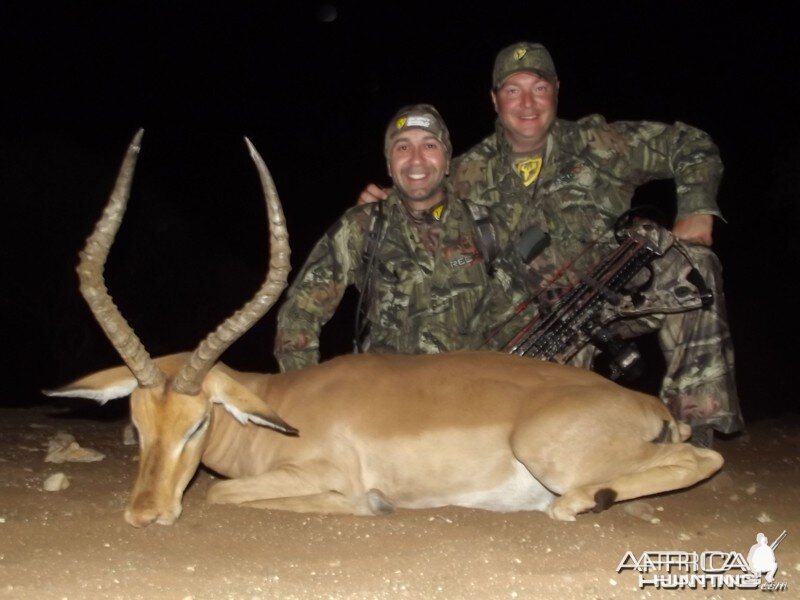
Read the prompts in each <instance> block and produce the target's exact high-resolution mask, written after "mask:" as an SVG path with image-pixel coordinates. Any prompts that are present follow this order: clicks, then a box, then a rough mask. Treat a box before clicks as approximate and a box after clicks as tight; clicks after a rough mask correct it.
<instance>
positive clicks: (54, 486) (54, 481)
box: [43, 473, 69, 492]
mask: <svg viewBox="0 0 800 600" xmlns="http://www.w3.org/2000/svg"><path fill="white" fill-rule="evenodd" d="M43 487H44V490H45V491H46V492H60V491H61V490H65V489H67V488H68V487H69V478H68V477H67V476H66V475H64V473H54V474H52V475H50V477H48V478H47V479H45V480H44V485H43Z"/></svg>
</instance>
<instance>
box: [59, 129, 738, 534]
mask: <svg viewBox="0 0 800 600" xmlns="http://www.w3.org/2000/svg"><path fill="white" fill-rule="evenodd" d="M141 137H142V132H141V131H139V132H138V133H137V135H136V137H135V138H134V140H133V141H132V143H131V145H130V146H129V148H128V151H127V154H126V156H125V159H124V161H123V164H122V168H121V170H120V174H119V176H118V178H117V182H116V184H115V186H114V189H113V191H112V193H111V197H110V199H109V202H108V205H107V206H106V209H105V211H104V213H103V216H102V217H101V218H100V220H99V221H98V223H97V225H96V226H95V230H94V232H93V233H92V235H91V236H90V237H89V238H88V240H87V242H86V246H85V248H84V250H83V252H82V253H81V261H80V264H79V266H78V274H79V277H80V282H81V292H82V294H83V296H84V297H85V299H86V301H87V302H88V303H89V305H90V307H91V309H92V312H93V313H94V315H95V317H96V318H97V320H98V322H99V323H100V325H101V326H102V328H103V329H104V331H105V333H106V335H107V336H108V338H109V340H110V341H111V343H112V344H113V345H114V347H115V349H116V350H117V352H118V353H119V355H120V356H121V358H122V360H123V362H124V366H120V367H116V368H112V369H107V370H104V371H100V372H98V373H94V374H91V375H88V376H86V377H84V378H82V379H79V380H78V381H75V382H74V383H72V384H70V385H67V386H65V387H63V388H60V389H57V390H51V391H48V392H46V393H48V394H49V395H53V396H72V397H84V398H90V399H94V400H97V401H99V402H101V403H104V402H106V401H108V400H112V399H117V398H124V397H127V396H128V395H130V405H131V416H132V420H133V423H134V425H135V426H136V429H137V431H138V434H139V441H140V450H139V451H140V460H139V470H138V474H137V476H136V481H135V484H134V486H133V492H132V494H131V500H130V503H129V506H128V508H127V510H126V512H125V518H126V520H127V521H128V522H129V523H130V524H131V525H134V526H137V527H142V526H146V525H149V524H150V523H153V522H157V523H161V524H172V523H174V522H175V520H176V519H177V518H178V517H179V515H180V513H181V501H182V497H183V493H184V490H185V488H186V486H187V484H188V482H189V480H190V479H191V478H192V476H193V475H194V473H195V472H196V471H197V469H198V467H199V465H200V463H201V462H202V463H203V464H204V465H206V466H208V467H209V468H211V469H213V470H214V471H216V472H217V473H219V474H221V475H223V476H225V477H227V478H228V479H227V480H224V481H220V482H217V483H215V484H214V485H213V486H212V487H211V489H210V491H209V493H208V500H209V501H210V502H213V503H229V504H240V505H243V506H250V507H256V508H271V509H282V510H291V511H297V512H320V513H340V514H356V515H375V514H386V513H390V512H392V511H393V510H394V509H395V508H428V507H438V506H445V505H458V506H466V507H476V508H483V509H487V510H493V511H517V510H542V511H546V512H547V513H548V514H549V515H550V516H551V517H553V518H555V519H560V520H565V521H571V520H574V519H575V515H577V514H578V513H581V512H584V511H586V510H595V511H600V510H603V509H605V508H607V507H608V506H609V505H611V504H612V503H614V502H615V501H620V500H627V499H630V498H636V497H639V496H645V495H649V494H655V493H659V492H664V491H668V490H675V489H680V488H684V487H687V486H690V485H692V484H694V483H697V482H698V481H701V480H703V479H705V478H707V477H709V476H711V475H712V474H713V473H715V472H716V471H717V470H718V469H719V468H720V467H721V466H722V462H723V460H722V456H721V455H720V454H719V453H717V452H715V451H712V450H708V449H701V448H695V447H693V446H691V445H689V444H687V443H685V440H687V439H688V437H689V435H690V433H691V430H690V428H689V426H688V425H686V424H683V423H679V422H677V421H676V420H675V419H674V418H673V416H672V415H671V414H670V412H669V411H668V410H667V408H666V407H665V406H664V405H663V404H662V403H661V402H660V401H659V400H657V399H656V398H654V397H652V396H648V395H644V394H641V393H638V392H635V391H631V390H628V389H625V388H623V387H620V386H619V385H617V384H615V383H613V382H611V381H609V380H606V379H604V378H602V377H601V376H599V375H597V374H595V373H592V372H590V371H587V370H583V369H578V368H573V367H569V366H564V365H558V364H554V363H548V362H543V361H539V360H535V359H530V358H525V357H519V356H514V355H509V354H505V353H499V352H498V353H494V352H454V353H448V354H439V355H429V356H406V355H377V354H372V355H371V354H360V355H350V356H342V357H339V358H335V359H333V360H330V361H327V362H324V363H322V364H320V365H317V366H313V367H310V368H307V369H303V370H301V371H295V372H290V373H285V374H263V373H243V372H239V371H236V370H234V369H231V368H229V367H227V366H226V365H224V364H222V363H220V362H217V361H218V359H219V357H220V355H221V354H222V353H223V352H224V351H225V349H227V348H228V347H229V346H230V345H231V344H232V343H233V342H235V341H236V340H237V339H238V338H239V337H240V336H241V335H242V334H243V333H244V332H245V331H247V330H248V329H249V328H250V327H251V326H252V325H253V324H254V323H255V322H256V321H257V320H258V319H260V318H261V317H262V316H263V315H264V314H265V313H266V312H267V311H268V310H269V309H270V307H271V306H272V305H273V304H274V303H275V302H276V300H277V299H278V296H279V295H280V293H281V291H282V290H283V289H284V287H285V286H286V281H287V277H288V272H289V243H288V235H287V230H286V224H285V220H284V216H283V213H282V209H281V206H280V201H279V199H278V195H277V192H276V190H275V187H274V184H273V182H272V179H271V177H270V175H269V172H268V170H267V168H266V166H265V164H264V162H263V160H262V159H261V157H260V156H259V154H258V152H257V151H256V150H255V148H254V147H253V146H252V144H251V143H250V142H249V140H245V141H246V143H247V145H248V147H249V150H250V155H251V157H252V159H253V161H254V163H255V165H256V168H257V169H258V173H259V176H260V179H261V183H262V187H263V189H264V195H265V198H266V204H267V212H268V219H269V230H270V240H271V247H270V267H269V269H268V272H267V276H266V279H265V281H264V283H263V284H262V286H261V288H260V289H259V290H258V291H257V292H256V294H255V295H254V297H253V298H252V299H251V300H250V301H248V302H247V303H246V304H245V305H244V306H243V307H242V308H241V309H240V310H239V311H237V312H236V313H234V314H233V315H232V316H231V317H230V318H228V319H227V320H226V321H224V322H223V323H222V324H221V325H220V326H219V327H218V328H217V329H216V330H215V331H214V332H212V333H211V334H209V335H208V336H207V337H206V339H205V340H203V341H202V342H201V343H200V345H199V346H198V347H197V348H196V349H195V350H194V351H193V352H192V353H185V354H175V355H171V356H165V357H161V358H156V359H153V358H151V357H150V356H149V355H148V353H147V351H146V350H145V348H144V345H143V344H142V342H141V341H140V340H139V339H138V338H137V336H136V335H135V333H134V332H133V329H132V328H131V327H130V325H128V323H127V322H126V321H125V319H124V318H123V317H122V315H121V314H120V312H119V310H118V309H117V307H116V306H115V305H114V303H113V300H112V299H111V296H110V295H109V294H108V292H107V290H106V288H105V283H104V277H103V270H104V265H105V262H106V258H107V256H108V253H109V250H110V248H111V244H112V243H113V240H114V236H115V235H116V232H117V230H118V228H119V226H120V224H121V221H122V216H123V213H124V210H125V206H126V204H127V201H128V196H129V193H130V185H131V180H132V177H133V170H134V166H135V163H136V158H137V156H138V152H139V145H140V142H141Z"/></svg>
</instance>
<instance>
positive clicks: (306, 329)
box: [275, 191, 502, 371]
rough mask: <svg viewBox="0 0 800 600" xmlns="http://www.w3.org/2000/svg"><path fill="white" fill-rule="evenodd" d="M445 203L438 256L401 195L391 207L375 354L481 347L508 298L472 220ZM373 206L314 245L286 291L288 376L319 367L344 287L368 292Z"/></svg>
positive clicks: (376, 267)
mask: <svg viewBox="0 0 800 600" xmlns="http://www.w3.org/2000/svg"><path fill="white" fill-rule="evenodd" d="M448 197H449V198H450V200H448V202H447V206H446V209H445V212H444V214H443V216H442V219H441V229H438V227H437V232H438V243H437V244H435V249H434V250H433V251H432V252H431V251H428V250H426V247H425V242H424V240H423V239H421V235H420V229H419V228H418V227H416V226H415V225H413V224H412V222H411V219H410V217H409V215H408V213H407V212H406V210H405V208H404V207H403V206H402V203H401V201H400V199H399V197H398V196H397V195H396V193H394V192H392V193H391V194H390V196H389V198H388V199H387V200H385V201H384V203H383V227H382V228H381V230H382V231H381V234H380V235H381V238H382V239H381V241H380V242H379V244H378V245H377V254H376V258H375V261H374V263H373V269H372V275H371V277H370V279H369V289H368V290H366V300H365V301H366V306H365V308H366V314H367V321H368V323H369V335H368V340H367V344H366V346H367V349H368V350H369V351H371V352H392V353H394V352H400V353H408V354H423V353H425V354H430V353H437V352H444V351H448V350H459V349H471V348H477V347H478V346H480V343H481V341H482V339H483V331H484V330H485V327H483V324H486V323H487V322H488V321H489V320H490V317H488V316H487V311H488V310H489V309H488V308H487V307H488V306H490V305H492V304H493V303H495V302H498V303H502V299H501V296H500V295H499V293H498V288H497V287H496V286H495V284H494V283H493V281H492V279H491V278H490V277H489V275H488V274H487V269H486V267H485V264H484V261H483V257H482V255H481V253H480V252H479V251H478V249H477V248H478V245H477V243H476V234H475V224H474V221H473V220H472V216H471V215H470V214H469V211H468V210H467V208H466V207H465V205H464V204H463V203H462V202H460V201H457V200H453V195H452V191H450V193H449V194H448ZM374 210H377V205H374V204H371V205H362V206H355V207H353V208H351V209H349V210H348V211H347V212H346V213H345V214H344V215H343V216H342V217H341V218H340V219H339V220H338V221H337V222H336V223H335V224H334V225H333V227H331V228H330V229H329V230H328V232H327V233H326V234H325V236H324V237H323V238H322V239H321V240H320V241H319V242H318V243H317V245H316V246H315V247H314V249H313V250H312V251H311V254H310V255H309V257H308V260H307V261H306V263H305V265H304V266H303V269H302V271H301V272H300V274H299V275H298V276H297V278H296V279H295V281H294V283H293V284H292V286H291V288H290V289H289V292H288V296H287V298H286V300H285V302H284V303H283V305H282V306H281V309H280V311H279V313H278V330H277V336H276V341H275V356H276V358H277V359H278V363H279V364H280V367H281V370H282V371H288V370H294V369H299V368H302V367H304V366H307V365H310V364H315V363H317V362H318V361H319V335H320V331H321V328H322V326H323V325H324V324H325V323H326V322H327V321H328V320H329V319H330V318H331V317H332V316H333V314H334V312H335V311H336V309H337V307H338V306H339V302H340V301H341V299H342V296H343V294H344V291H345V289H346V288H347V286H349V285H355V286H356V287H357V288H358V289H359V290H361V288H362V286H363V283H364V280H365V276H366V268H367V266H366V262H367V261H365V257H364V247H365V239H366V235H367V232H368V229H369V224H370V220H371V214H372V211H374ZM429 245H430V244H429ZM479 317H483V318H482V319H479ZM479 320H480V323H478V321H479Z"/></svg>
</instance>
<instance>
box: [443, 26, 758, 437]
mask: <svg viewBox="0 0 800 600" xmlns="http://www.w3.org/2000/svg"><path fill="white" fill-rule="evenodd" d="M492 83H493V89H492V100H493V102H494V106H495V110H496V111H497V114H498V119H497V123H496V130H495V133H494V134H493V135H491V136H489V137H488V138H486V139H485V140H483V141H482V142H480V143H479V144H478V145H476V146H475V147H473V148H472V149H471V150H469V151H468V152H467V153H466V154H464V155H463V156H461V157H459V158H458V159H457V160H456V161H454V167H453V169H454V177H453V185H454V187H455V191H456V193H457V194H458V195H459V197H468V198H470V199H471V201H473V202H475V203H478V204H484V205H487V206H491V207H492V211H494V212H495V217H496V219H497V220H498V221H501V222H504V223H506V224H507V225H508V226H509V227H510V229H511V231H515V232H521V231H524V230H525V229H526V228H528V227H530V226H536V227H538V228H539V229H542V230H544V231H546V232H547V233H548V234H549V235H550V238H551V243H550V245H549V246H548V247H547V248H546V249H545V250H544V251H543V252H542V253H541V254H540V255H539V256H538V257H536V258H534V259H533V261H532V262H531V263H530V265H528V266H527V267H528V268H527V269H525V271H524V273H525V278H527V280H528V285H529V287H530V291H531V294H532V295H533V296H534V297H535V298H537V300H538V301H539V303H540V305H541V303H546V302H547V298H548V297H549V296H557V295H558V290H559V288H564V287H568V286H570V285H572V284H573V283H575V281H576V279H577V277H580V275H581V274H583V273H586V272H587V271H588V269H589V267H590V266H591V265H593V264H595V263H596V262H597V260H598V258H600V257H602V256H604V255H606V254H607V253H609V252H610V251H611V249H612V248H613V247H615V246H616V242H615V241H614V236H613V228H614V223H615V221H616V219H617V218H618V217H619V216H620V215H621V214H623V213H624V212H625V211H626V210H627V209H628V208H630V204H631V199H632V197H633V194H634V192H635V190H636V188H637V187H638V186H639V185H642V184H644V183H646V182H648V181H651V180H654V179H667V178H671V179H674V181H675V188H676V196H677V217H676V222H675V224H674V226H673V230H672V233H673V234H674V236H675V237H676V238H678V240H679V241H678V243H676V244H675V245H674V246H673V247H672V248H670V250H669V251H668V252H667V253H666V254H665V256H664V257H663V258H661V259H658V260H656V261H655V263H654V264H653V275H654V276H653V283H652V286H651V288H650V289H649V290H648V291H646V292H645V293H644V295H645V297H646V298H647V297H648V296H649V300H650V301H651V303H653V304H656V305H660V307H661V309H662V311H661V312H654V313H652V314H646V315H641V316H638V317H630V318H625V319H620V320H618V321H617V322H616V324H615V327H614V328H615V329H616V332H617V333H620V334H622V335H623V336H624V337H632V336H635V335H640V334H642V333H646V332H648V331H653V330H658V332H659V334H658V335H659V342H660V345H661V349H662V351H663V352H664V356H665V360H666V375H665V378H664V381H663V383H662V387H661V398H662V399H663V400H664V402H666V403H667V404H668V405H669V406H670V408H671V409H672V410H673V412H674V413H675V414H676V416H678V417H679V418H681V419H682V420H684V421H686V422H689V423H690V424H692V425H694V426H695V428H696V429H698V430H699V431H705V432H706V434H708V433H711V428H712V427H713V429H716V430H718V431H722V432H725V433H730V432H733V431H736V430H738V429H740V428H741V426H742V420H741V413H740V409H739V402H738V398H737V393H736V386H735V380H734V367H733V345H732V343H731V338H730V332H729V329H728V325H727V319H726V314H725V302H724V297H723V292H722V278H721V267H720V264H719V261H718V260H717V257H716V256H715V255H714V254H713V252H712V251H711V250H710V249H709V248H708V246H709V245H710V244H711V241H712V227H713V219H714V217H715V216H716V217H720V218H721V216H722V215H721V213H720V211H719V208H718V207H717V204H716V200H715V198H716V194H717V189H718V186H719V181H720V178H721V176H722V162H721V161H720V158H719V152H718V150H717V147H716V146H715V145H714V143H713V142H712V141H711V139H710V137H709V136H708V135H707V134H706V133H704V132H702V131H700V130H699V129H696V128H694V127H691V126H689V125H685V124H683V123H680V122H678V123H675V124H674V125H667V124H664V123H655V122H642V121H640V122H617V123H607V122H606V121H605V119H603V117H601V116H599V115H592V116H589V117H585V118H583V119H580V120H578V121H576V122H572V121H566V120H563V119H559V118H557V116H556V109H557V104H558V87H559V81H558V77H557V75H556V70H555V65H554V64H553V61H552V58H551V57H550V54H549V53H548V51H547V50H546V49H545V47H544V46H542V45H541V44H532V43H526V42H523V43H518V44H514V45H512V46H509V47H507V48H505V49H503V50H501V51H500V53H499V54H498V55H497V58H496V60H495V65H494V70H493V82H492ZM567 265H568V266H569V268H568V269H567V271H566V273H563V274H562V273H560V271H561V270H563V269H564V267H565V266H567ZM692 267H695V268H696V269H697V270H698V271H699V273H700V274H701V275H702V277H703V278H704V280H705V283H706V285H707V286H708V288H709V289H710V290H711V291H712V293H713V296H714V300H713V304H712V305H711V306H709V307H707V308H703V309H701V308H700V304H699V302H692V301H691V297H692V294H691V293H689V290H693V289H694V286H693V285H692V284H690V283H689V282H688V281H687V274H688V273H689V272H690V269H691V268H692ZM656 297H657V300H656ZM694 297H696V294H695V295H694ZM669 311H676V312H669ZM573 362H576V363H578V364H581V365H582V366H589V364H590V362H591V356H590V355H589V353H587V352H584V353H582V354H579V355H578V356H577V357H576V358H575V359H574V360H573Z"/></svg>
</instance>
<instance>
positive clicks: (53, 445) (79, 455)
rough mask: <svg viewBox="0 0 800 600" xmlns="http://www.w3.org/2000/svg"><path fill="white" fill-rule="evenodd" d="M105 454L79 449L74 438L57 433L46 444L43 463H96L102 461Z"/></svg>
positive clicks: (60, 432)
mask: <svg viewBox="0 0 800 600" xmlns="http://www.w3.org/2000/svg"><path fill="white" fill-rule="evenodd" d="M105 457H106V456H105V454H102V453H101V452H98V451H97V450H92V449H91V448H81V446H80V445H79V444H78V442H76V441H75V437H74V436H72V435H70V434H68V433H65V432H63V431H59V432H58V433H57V434H56V435H54V436H53V438H52V439H51V440H50V441H49V442H48V443H47V456H46V457H45V459H44V461H45V462H51V463H63V462H97V461H98V460H103V459H104V458H105Z"/></svg>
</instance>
